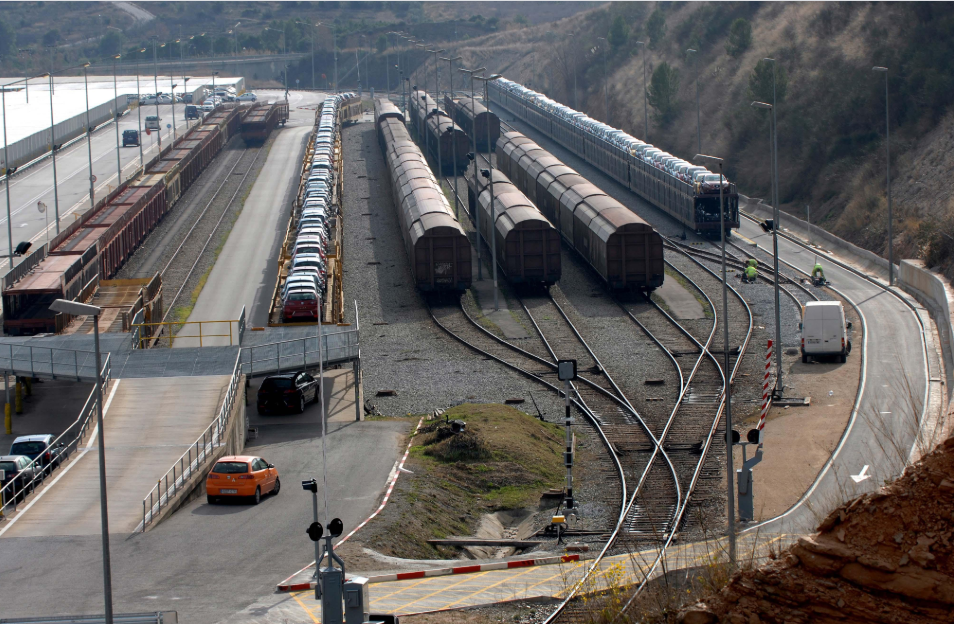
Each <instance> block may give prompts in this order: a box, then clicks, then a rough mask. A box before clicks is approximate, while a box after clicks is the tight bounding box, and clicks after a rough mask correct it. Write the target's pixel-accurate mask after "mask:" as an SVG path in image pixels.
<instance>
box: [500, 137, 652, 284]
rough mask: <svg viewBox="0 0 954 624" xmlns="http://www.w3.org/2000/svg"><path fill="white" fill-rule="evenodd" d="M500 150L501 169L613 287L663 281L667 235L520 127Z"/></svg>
mask: <svg viewBox="0 0 954 624" xmlns="http://www.w3.org/2000/svg"><path fill="white" fill-rule="evenodd" d="M497 154H498V163H499V164H500V168H501V170H503V171H505V172H509V173H511V180H512V181H513V182H514V184H515V186H517V188H519V189H520V190H522V191H523V192H524V193H525V194H526V195H528V197H529V196H531V195H532V196H533V197H534V198H535V203H536V205H537V207H538V208H539V209H540V212H541V213H542V214H543V216H545V217H546V218H547V219H548V220H549V221H550V222H551V223H552V224H553V225H554V226H555V227H556V229H557V230H558V231H559V232H560V234H561V236H562V237H563V239H564V240H565V241H566V242H567V243H568V244H569V245H570V246H571V247H572V248H573V249H574V250H575V251H576V252H577V253H579V254H580V255H581V256H582V257H583V258H584V259H585V260H586V261H587V263H589V264H590V266H592V267H593V269H594V270H596V272H597V273H599V275H600V277H602V278H603V280H605V281H606V283H607V285H608V286H609V287H610V288H611V289H614V290H642V291H644V292H648V291H651V290H654V289H656V288H658V287H659V286H661V285H662V283H663V279H664V278H665V265H664V261H663V243H662V237H661V236H660V235H659V233H658V232H656V231H655V230H654V229H653V227H652V226H651V225H649V224H648V223H646V222H645V221H643V220H642V219H641V218H639V217H638V216H637V215H636V214H635V213H633V212H632V211H631V210H629V209H628V208H626V207H625V206H623V205H622V204H620V203H619V202H618V201H616V200H615V199H613V198H612V197H610V196H609V195H607V194H606V193H604V192H603V191H602V190H600V189H599V188H598V187H596V186H595V185H593V184H591V183H590V182H589V181H587V180H586V179H585V178H583V177H582V176H580V175H579V174H578V173H577V172H576V171H574V170H573V169H571V168H570V167H567V166H566V165H565V164H563V163H562V162H560V161H559V160H558V159H557V158H555V157H554V156H553V155H552V154H550V153H549V152H547V151H546V150H544V149H542V148H541V147H540V146H539V145H537V144H536V143H534V142H533V141H530V140H529V139H527V138H526V137H525V136H523V135H522V134H521V133H519V132H506V133H504V134H503V135H501V137H500V139H499V141H498V142H497Z"/></svg>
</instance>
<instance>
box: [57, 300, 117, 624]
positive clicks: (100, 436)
mask: <svg viewBox="0 0 954 624" xmlns="http://www.w3.org/2000/svg"><path fill="white" fill-rule="evenodd" d="M50 310H53V311H54V312H62V313H63V314H70V315H73V316H92V317H93V344H94V345H95V350H96V428H97V441H98V442H99V520H100V533H101V535H102V542H103V602H104V603H105V606H106V624H113V575H112V569H111V568H112V566H111V564H110V557H109V513H108V508H107V505H106V436H105V433H104V432H103V429H104V427H103V379H102V370H103V364H102V361H101V355H100V351H99V315H100V313H101V312H102V308H98V307H96V306H92V305H87V304H85V303H78V302H76V301H68V300H66V299H57V300H56V301H54V302H53V304H52V305H51V306H50Z"/></svg>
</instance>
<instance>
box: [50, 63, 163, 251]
mask: <svg viewBox="0 0 954 624" xmlns="http://www.w3.org/2000/svg"><path fill="white" fill-rule="evenodd" d="M145 52H146V48H142V49H140V50H139V52H137V53H136V116H137V117H138V119H139V121H138V126H137V127H138V129H139V130H138V137H139V138H138V139H137V140H138V142H139V168H140V169H142V168H143V167H145V166H146V161H145V160H143V154H142V104H141V100H142V94H141V92H140V90H139V55H140V54H145ZM54 183H55V182H54ZM57 215H59V210H57ZM56 227H57V234H58V233H59V227H60V222H59V216H57V221H56Z"/></svg>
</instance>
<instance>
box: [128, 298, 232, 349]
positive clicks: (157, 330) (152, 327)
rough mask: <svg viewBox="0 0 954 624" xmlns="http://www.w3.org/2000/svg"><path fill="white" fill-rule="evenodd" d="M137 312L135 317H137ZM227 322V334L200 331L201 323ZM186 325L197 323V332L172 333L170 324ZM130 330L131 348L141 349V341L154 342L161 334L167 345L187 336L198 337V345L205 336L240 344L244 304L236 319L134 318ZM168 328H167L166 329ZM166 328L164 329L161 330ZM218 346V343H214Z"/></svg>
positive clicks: (157, 341) (157, 340)
mask: <svg viewBox="0 0 954 624" xmlns="http://www.w3.org/2000/svg"><path fill="white" fill-rule="evenodd" d="M138 316H139V315H138V314H137V315H136V317H137V318H138ZM221 323H228V325H229V333H227V334H207V333H204V332H203V331H202V326H203V325H214V324H221ZM232 323H235V331H234V332H233V331H232ZM186 325H198V326H199V333H198V335H196V334H185V335H183V334H181V333H179V332H178V331H177V332H176V333H173V332H172V331H171V327H172V326H178V327H180V328H181V327H184V326H186ZM130 328H131V332H132V334H133V348H134V349H142V348H143V343H144V342H146V341H148V340H152V339H153V338H155V340H156V344H158V343H159V341H160V340H161V339H162V337H163V335H165V337H166V338H167V339H168V340H169V346H170V347H171V346H172V345H173V343H175V341H176V340H182V339H187V338H198V339H199V346H200V347H202V346H205V345H204V344H203V340H204V339H206V338H228V339H229V345H230V346H231V345H233V344H242V338H243V337H244V336H245V328H246V319H245V306H242V313H241V314H240V315H239V317H238V318H237V319H231V320H224V321H162V322H156V323H144V322H142V321H140V322H138V323H137V322H136V321H135V318H134V319H133V322H132V323H131V324H130ZM145 328H149V331H143V329H145ZM167 328H168V329H167ZM163 330H166V331H163ZM236 334H237V335H238V341H237V342H236V340H235V336H236ZM216 346H218V345H216Z"/></svg>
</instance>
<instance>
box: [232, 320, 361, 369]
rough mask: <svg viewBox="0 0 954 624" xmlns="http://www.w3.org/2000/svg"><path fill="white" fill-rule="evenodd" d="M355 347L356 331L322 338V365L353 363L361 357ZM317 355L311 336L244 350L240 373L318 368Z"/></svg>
mask: <svg viewBox="0 0 954 624" xmlns="http://www.w3.org/2000/svg"><path fill="white" fill-rule="evenodd" d="M358 347H359V345H358V330H357V329H348V330H345V331H339V332H332V333H328V334H322V335H321V350H320V353H321V356H322V357H321V361H322V363H323V364H324V365H326V366H327V365H328V364H335V363H338V362H346V361H350V360H354V359H356V358H357V357H358V355H359V353H360V351H359V348H358ZM318 354H319V349H318V337H317V336H310V337H306V338H295V339H293V340H283V341H281V342H270V343H267V344H263V345H256V346H254V347H243V348H242V351H241V352H240V354H239V355H240V357H241V359H242V371H243V372H244V373H245V374H247V375H248V376H249V377H253V376H255V375H264V374H267V373H281V372H282V371H283V370H291V369H299V368H305V367H308V366H317V365H318Z"/></svg>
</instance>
